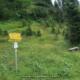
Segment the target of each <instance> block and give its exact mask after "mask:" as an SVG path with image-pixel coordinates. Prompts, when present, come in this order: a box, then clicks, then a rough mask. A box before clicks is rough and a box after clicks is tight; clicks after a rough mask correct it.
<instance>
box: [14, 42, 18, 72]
mask: <svg viewBox="0 0 80 80" xmlns="http://www.w3.org/2000/svg"><path fill="white" fill-rule="evenodd" d="M14 49H15V68H16V72H17V71H18V56H17V55H18V54H17V53H18V52H17V49H18V43H17V42H14Z"/></svg>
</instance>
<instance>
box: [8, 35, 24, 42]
mask: <svg viewBox="0 0 80 80" xmlns="http://www.w3.org/2000/svg"><path fill="white" fill-rule="evenodd" d="M9 37H10V41H14V42H15V41H16V42H19V41H21V39H22V37H21V34H20V33H9Z"/></svg>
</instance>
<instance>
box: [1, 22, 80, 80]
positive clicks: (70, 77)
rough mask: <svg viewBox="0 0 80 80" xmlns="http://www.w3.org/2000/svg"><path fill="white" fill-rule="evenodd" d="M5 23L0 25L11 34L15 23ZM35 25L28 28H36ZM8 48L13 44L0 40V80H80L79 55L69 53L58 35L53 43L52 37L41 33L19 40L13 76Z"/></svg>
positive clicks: (10, 50)
mask: <svg viewBox="0 0 80 80" xmlns="http://www.w3.org/2000/svg"><path fill="white" fill-rule="evenodd" d="M9 23H10V24H9ZM9 23H4V24H3V23H1V24H0V26H1V25H2V26H3V27H4V26H5V27H4V28H3V27H2V28H3V29H7V30H9V31H15V30H16V29H17V27H13V28H12V27H10V26H11V25H12V26H13V24H14V23H15V25H18V23H19V22H9ZM5 24H6V25H5ZM8 25H9V26H8ZM35 25H37V24H34V25H32V26H34V28H36V27H37V26H36V27H35ZM34 28H33V29H34ZM36 29H37V28H36ZM38 29H39V28H38ZM40 29H41V30H43V29H42V28H40ZM1 39H2V40H1ZM12 45H13V42H8V41H7V40H3V37H0V80H80V77H79V75H80V71H79V70H80V53H79V51H77V52H69V51H68V48H67V44H66V43H65V41H64V40H63V38H62V37H61V35H60V37H59V39H58V40H55V37H54V35H51V34H50V33H49V32H47V31H44V33H43V36H42V37H40V38H39V37H34V36H33V37H26V38H25V37H23V40H22V41H21V42H19V49H18V72H17V73H16V72H15V60H14V58H15V57H14V49H13V46H12ZM27 76H28V77H27ZM29 76H32V77H29ZM40 76H46V77H45V78H44V77H40Z"/></svg>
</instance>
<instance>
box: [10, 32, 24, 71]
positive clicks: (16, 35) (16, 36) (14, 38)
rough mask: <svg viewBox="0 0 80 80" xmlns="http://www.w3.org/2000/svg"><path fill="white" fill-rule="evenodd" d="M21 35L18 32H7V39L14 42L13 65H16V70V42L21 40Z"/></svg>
mask: <svg viewBox="0 0 80 80" xmlns="http://www.w3.org/2000/svg"><path fill="white" fill-rule="evenodd" d="M21 39H22V37H21V34H20V33H16V32H14V33H9V41H12V42H14V46H13V47H14V49H15V66H16V72H17V70H18V59H17V58H18V57H17V48H18V42H19V41H21Z"/></svg>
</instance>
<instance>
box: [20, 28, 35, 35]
mask: <svg viewBox="0 0 80 80" xmlns="http://www.w3.org/2000/svg"><path fill="white" fill-rule="evenodd" d="M21 34H22V35H25V36H32V35H33V34H34V32H33V31H32V29H31V27H28V28H27V29H25V30H24V31H22V33H21Z"/></svg>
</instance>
